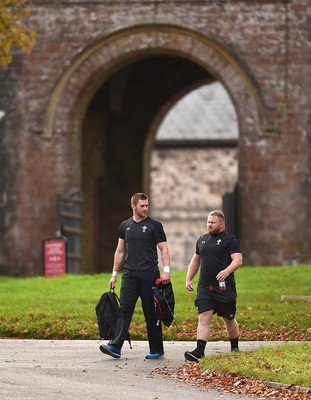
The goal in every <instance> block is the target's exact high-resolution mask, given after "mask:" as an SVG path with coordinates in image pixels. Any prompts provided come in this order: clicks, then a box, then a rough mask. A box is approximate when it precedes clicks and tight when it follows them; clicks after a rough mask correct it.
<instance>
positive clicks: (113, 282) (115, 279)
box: [109, 276, 117, 289]
mask: <svg viewBox="0 0 311 400" xmlns="http://www.w3.org/2000/svg"><path fill="white" fill-rule="evenodd" d="M116 281H117V277H116V276H112V277H111V279H110V282H109V287H110V289H114V288H115V286H116Z"/></svg>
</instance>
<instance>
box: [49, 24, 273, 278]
mask: <svg viewBox="0 0 311 400" xmlns="http://www.w3.org/2000/svg"><path fill="white" fill-rule="evenodd" d="M165 57H174V58H176V59H178V58H179V59H182V60H187V62H189V63H192V64H193V65H196V66H197V68H198V70H199V69H201V70H205V71H206V74H207V76H209V77H213V79H215V80H219V81H220V82H221V83H222V84H223V85H224V87H225V88H226V90H227V91H228V93H229V95H230V97H231V99H232V102H233V104H234V105H235V107H236V110H237V115H238V119H239V130H240V141H241V142H247V141H253V140H254V139H255V138H256V137H258V135H259V136H260V135H263V134H264V129H265V115H264V107H263V103H262V99H261V97H260V93H259V92H258V88H257V85H256V82H255V81H254V79H253V78H252V76H251V75H250V74H249V72H248V71H247V69H246V68H245V67H244V66H243V65H242V63H241V62H239V60H238V57H236V55H234V54H232V52H229V51H228V50H227V49H226V47H225V46H224V45H223V44H221V43H219V42H218V41H217V40H215V39H214V38H212V37H209V36H206V35H203V34H202V33H200V32H197V31H194V30H192V29H190V28H188V27H185V26H180V25H175V24H170V23H145V24H137V25H134V26H130V27H126V28H123V29H120V30H119V31H116V32H112V33H111V34H108V35H103V36H102V37H99V38H98V40H97V41H96V42H94V43H92V44H91V45H90V46H89V47H88V48H86V49H83V50H82V51H81V53H80V54H79V55H77V56H76V58H75V59H74V60H73V61H72V63H71V65H70V66H69V67H68V68H67V70H66V71H64V73H63V74H62V76H61V77H60V79H59V80H58V82H57V84H56V86H55V89H54V91H53V93H52V95H51V98H50V102H49V106H48V109H47V114H46V118H45V125H44V135H43V137H51V136H53V134H54V133H57V134H61V135H62V136H63V137H65V138H66V140H67V141H68V142H70V143H71V145H72V143H74V146H75V149H74V150H75V151H74V155H73V157H72V160H73V163H74V168H75V171H76V172H75V181H76V182H77V183H79V182H81V181H82V180H83V176H82V175H83V173H82V170H83V167H81V163H82V159H81V143H82V137H83V129H84V128H83V127H85V125H86V120H87V121H88V122H90V121H91V120H89V119H88V118H86V117H89V107H90V106H91V105H92V102H93V100H94V97H95V96H96V95H97V93H98V92H99V91H100V89H101V88H102V87H103V86H104V85H105V84H106V83H107V82H111V79H112V77H115V76H118V77H121V76H122V71H124V70H125V69H126V68H128V67H129V66H130V65H133V64H135V63H139V62H143V60H146V59H151V58H153V59H157V58H165ZM118 74H119V75H118ZM200 79H202V81H203V79H204V78H203V76H202V78H200ZM205 79H207V77H205ZM173 95H174V93H171V96H173ZM157 114H158V110H155V112H154V116H156V115H157ZM156 125H157V124H155V123H153V124H151V123H150V124H149V125H146V126H145V127H144V129H143V130H144V132H145V134H144V136H141V137H140V140H142V141H143V145H142V146H141V147H139V149H135V150H134V149H133V150H131V151H133V153H132V155H131V157H132V159H133V158H139V157H140V160H139V163H138V164H137V166H136V167H135V170H134V174H135V173H137V183H135V182H131V183H130V184H129V185H128V190H126V191H125V192H126V193H124V196H123V193H122V191H119V192H118V193H115V195H114V196H113V200H114V201H113V204H110V205H108V206H107V207H108V210H107V213H106V214H103V215H101V216H104V215H106V217H109V216H111V210H112V208H114V213H113V214H114V217H113V219H108V220H107V221H105V219H104V220H103V222H102V223H100V225H102V224H106V226H109V229H111V228H112V226H113V228H115V226H114V223H115V221H116V220H117V219H118V220H120V218H123V217H125V216H126V215H128V212H129V204H128V201H129V196H128V195H129V193H131V192H133V191H136V190H145V186H146V179H145V176H144V172H145V170H146V163H145V164H144V161H143V160H144V159H145V158H146V157H147V158H148V151H150V145H149V148H148V145H146V143H149V144H150V143H152V138H153V135H154V132H155V129H156ZM102 129H105V128H104V127H103V128H102ZM94 135H95V136H96V135H97V136H98V134H96V133H95V134H94ZM95 136H94V137H95ZM106 137H107V138H110V139H112V137H113V135H111V134H110V131H109V129H108V130H107V133H106ZM122 141H123V146H128V144H129V142H128V141H124V140H122V138H121V140H115V139H112V141H108V142H107V143H106V144H105V146H106V150H107V149H109V150H110V149H113V148H115V149H116V148H117V146H122ZM84 143H85V142H84ZM100 145H104V144H103V143H102V142H101V144H100ZM71 147H72V146H71ZM146 155H147V156H146ZM129 158H130V157H129ZM246 159H247V157H245V160H246ZM127 166H128V164H127V165H126V166H125V168H127ZM244 166H245V163H243V162H241V168H240V174H239V176H240V182H241V188H242V190H241V191H240V193H241V197H242V199H243V192H245V193H246V192H247V191H248V190H249V189H248V186H249V182H247V181H246V178H245V175H244V174H243V171H244ZM105 168H106V167H103V170H105ZM106 169H107V168H106ZM110 172H111V171H110V170H109V172H107V171H106V172H105V174H106V176H108V175H109V173H110ZM113 174H115V176H118V175H117V174H118V168H114V169H113ZM120 174H122V171H120ZM99 179H102V177H101V176H100V177H99ZM107 180H108V179H107ZM120 184H122V179H121V180H120ZM95 186H96V190H98V187H99V185H97V184H95ZM114 189H115V187H114ZM99 191H100V192H103V191H106V192H107V193H109V192H110V195H111V189H110V187H109V186H108V187H105V185H103V186H102V187H101V188H100V190H99ZM92 193H93V189H92V188H89V195H88V198H89V200H90V198H91V196H92V195H93V194H92ZM110 195H107V194H106V197H105V201H106V202H109V201H110V200H111V196H110ZM96 196H97V197H100V196H102V195H101V194H99V195H97V194H96V195H95V197H96ZM121 197H122V198H121ZM104 203H105V202H104V201H102V203H101V204H100V205H99V206H98V207H99V208H102V205H103V204H104ZM92 207H93V204H92V203H91V202H90V201H89V202H87V208H88V209H90V208H92ZM241 207H242V208H243V201H242V202H241ZM98 216H99V215H98V214H97V213H96V214H95V216H94V214H93V215H91V214H89V216H88V221H89V223H88V224H86V226H85V227H86V231H87V232H88V233H90V231H92V232H93V234H92V235H89V236H90V238H91V239H90V240H89V242H90V243H91V242H92V241H94V236H97V235H98V233H99V232H100V229H102V228H100V227H98V228H94V226H93V225H92V224H91V222H90V221H91V220H92V219H94V217H95V218H96V219H97V220H98V219H99V218H98ZM103 231H104V229H103ZM103 231H102V232H103ZM102 232H101V233H102ZM242 232H243V230H242ZM102 236H103V238H102V240H101V241H100V242H99V243H98V244H97V249H99V248H102V247H103V246H105V243H106V242H107V238H108V236H109V233H108V231H107V232H106V233H104V234H103V235H102ZM242 239H243V238H242ZM96 240H97V239H95V241H96ZM114 243H115V239H114V241H111V240H110V243H109V244H108V245H107V246H106V254H107V257H105V256H104V255H103V253H102V252H100V251H99V252H98V254H96V256H95V258H97V259H98V258H103V257H104V261H103V265H102V266H97V267H95V268H93V267H89V268H84V270H85V271H93V270H94V269H95V270H96V271H98V272H99V271H100V270H105V269H107V270H110V269H111V262H112V251H113V247H114ZM87 253H92V251H90V248H89V247H88V251H87V252H86V254H87ZM91 257H92V256H91V255H88V256H87V259H88V261H89V263H90V264H92V263H93V262H94V260H92V259H91ZM93 257H94V256H93ZM109 260H110V262H109ZM108 263H109V264H108Z"/></svg>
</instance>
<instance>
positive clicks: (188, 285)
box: [186, 281, 193, 292]
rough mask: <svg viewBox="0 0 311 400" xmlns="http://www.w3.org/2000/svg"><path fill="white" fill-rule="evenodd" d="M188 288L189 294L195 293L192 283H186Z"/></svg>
mask: <svg viewBox="0 0 311 400" xmlns="http://www.w3.org/2000/svg"><path fill="white" fill-rule="evenodd" d="M186 288H187V290H189V292H192V291H193V285H192V281H186Z"/></svg>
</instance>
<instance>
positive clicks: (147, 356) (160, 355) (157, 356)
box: [146, 351, 164, 360]
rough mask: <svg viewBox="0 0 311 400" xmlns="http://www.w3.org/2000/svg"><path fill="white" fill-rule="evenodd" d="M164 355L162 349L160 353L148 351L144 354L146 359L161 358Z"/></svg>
mask: <svg viewBox="0 0 311 400" xmlns="http://www.w3.org/2000/svg"><path fill="white" fill-rule="evenodd" d="M163 356H164V351H161V353H149V354H146V359H147V360H156V359H157V358H162V357H163Z"/></svg>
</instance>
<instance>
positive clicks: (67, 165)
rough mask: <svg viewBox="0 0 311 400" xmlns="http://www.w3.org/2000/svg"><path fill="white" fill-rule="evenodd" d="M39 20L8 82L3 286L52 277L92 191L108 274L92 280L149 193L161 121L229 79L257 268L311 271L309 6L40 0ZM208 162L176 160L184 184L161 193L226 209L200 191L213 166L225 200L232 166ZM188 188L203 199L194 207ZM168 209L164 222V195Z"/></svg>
mask: <svg viewBox="0 0 311 400" xmlns="http://www.w3.org/2000/svg"><path fill="white" fill-rule="evenodd" d="M31 9H32V14H31V16H30V18H29V23H30V24H31V25H32V26H33V27H34V28H35V29H36V30H37V33H38V38H37V44H36V46H35V48H34V50H33V52H32V54H31V55H30V56H22V55H19V54H17V55H16V57H15V59H14V63H13V64H12V65H11V66H10V67H9V69H8V70H5V71H1V72H0V81H1V96H0V110H2V111H3V112H4V116H3V118H2V119H1V121H0V272H1V273H2V274H3V273H7V274H13V275H35V274H39V273H42V265H41V247H40V246H41V240H42V238H43V237H45V236H49V235H51V234H53V233H54V232H55V227H56V223H55V219H56V217H55V210H56V206H55V205H56V204H55V203H56V195H57V193H67V192H68V191H69V190H71V189H72V188H76V187H77V188H81V184H83V179H84V180H85V181H86V180H87V179H88V178H90V183H89V182H88V183H89V186H87V185H86V184H85V185H84V188H87V193H86V197H87V199H86V204H87V205H88V207H89V210H93V208H94V209H95V208H96V207H97V208H96V210H98V211H97V213H93V214H91V213H90V214H89V221H88V224H86V225H85V226H86V228H87V230H86V235H87V236H88V237H89V238H90V240H89V242H90V246H91V245H92V243H94V242H96V241H97V242H96V249H95V250H93V249H92V248H90V249H89V253H90V254H93V258H96V259H97V260H98V259H101V258H102V257H103V254H105V253H107V254H108V256H107V260H105V261H104V262H103V263H102V265H99V266H98V267H94V265H93V263H94V260H91V258H90V259H87V261H86V267H85V270H86V271H100V270H104V269H105V268H107V269H109V270H110V269H111V259H112V250H111V249H112V248H113V247H114V245H115V243H114V242H112V240H111V236H112V232H113V233H114V232H115V223H116V221H117V220H119V219H120V218H123V217H124V216H125V215H128V212H129V206H128V198H129V195H130V193H132V192H133V191H138V190H141V189H142V188H144V189H146V190H147V189H148V185H149V181H148V178H147V177H149V174H148V172H149V171H148V163H149V158H148V157H149V156H150V152H151V149H152V145H153V141H154V137H155V135H156V131H157V129H158V128H159V126H160V124H161V120H162V119H163V118H164V116H165V114H166V112H167V111H168V110H169V109H171V107H172V106H173V104H174V102H175V101H176V99H177V98H180V97H182V96H183V95H184V94H186V93H188V92H189V91H191V90H192V89H193V88H194V87H198V86H202V85H205V84H208V83H211V82H213V81H215V80H216V81H219V82H221V83H222V85H223V86H224V87H225V89H226V90H227V92H228V94H229V96H230V98H231V99H232V103H233V104H234V107H235V110H236V114H237V118H238V129H239V143H238V148H239V154H238V158H239V163H238V165H239V167H238V185H239V232H240V240H241V244H242V248H243V251H244V253H245V263H247V264H249V265H280V264H282V263H295V262H311V242H310V240H309V238H310V237H311V202H310V198H311V178H310V177H311V157H310V154H311V130H310V129H311V123H310V121H311V108H310V104H311V98H310V96H311V92H310V84H311V81H310V79H311V73H310V71H311V31H310V26H311V23H310V15H311V4H310V1H309V0H288V1H284V0H271V1H270V0H264V1H261V0H258V1H256V0H250V1H249V0H239V1H231V0H228V1H227V0H223V1H203V0H202V1H193V2H192V1H183V0H174V1H171V0H167V1H161V0H160V1H159V0H147V1H146V0H145V1H141V2H140V1H137V0H135V1H132V0H124V1H117V2H116V1H110V0H104V1H97V0H94V1H84V0H81V1H79V0H75V1H73V0H62V1H53V0H52V1H51V0H32V1H31ZM144 61H146V62H144ZM153 62H154V65H155V64H156V66H157V67H156V68H153V65H152V63H153ZM158 66H159V68H158ZM98 93H99V94H100V95H102V96H97V95H98ZM98 98H99V101H98V102H97V99H98ZM94 103H96V104H94ZM90 131H92V132H91V133H90ZM81 138H82V139H81ZM82 143H87V144H88V145H90V150H88V152H87V153H86V152H85V147H86V146H85V147H84V148H83V146H82ZM92 146H93V147H92ZM92 149H93V151H92ZM83 152H84V153H83ZM203 153H204V154H201V153H200V154H199V153H196V154H195V155H193V158H192V159H191V160H189V162H187V163H185V162H184V160H185V157H184V156H183V157H180V156H178V157H177V156H176V159H179V158H180V159H182V161H178V171H180V170H182V171H184V173H185V175H184V176H183V178H181V174H178V173H177V174H176V173H175V172H173V174H172V176H174V178H172V179H171V178H168V184H167V185H166V184H163V182H162V183H161V182H158V183H157V185H158V186H161V187H163V191H164V190H165V192H166V186H169V188H170V190H171V192H172V196H173V198H174V199H175V200H174V201H176V207H177V208H178V207H181V208H182V207H184V206H186V207H187V212H189V211H188V210H189V209H191V210H192V209H195V207H202V209H201V210H203V213H204V210H205V211H207V208H208V207H210V206H211V207H212V206H213V207H212V208H214V205H216V204H217V201H218V200H217V199H219V198H220V194H221V192H218V190H219V189H216V191H215V192H213V193H214V194H213V195H211V193H212V192H211V191H210V190H209V189H208V187H207V186H205V187H204V188H203V189H202V190H203V192H200V190H198V186H197V185H198V184H199V182H200V180H201V179H202V174H200V169H199V166H200V165H199V162H202V166H203V165H204V166H203V168H204V170H205V171H206V174H208V179H211V181H210V184H211V185H212V186H213V185H217V187H218V188H219V187H221V190H224V185H218V182H214V181H213V179H214V176H213V174H215V173H218V172H219V171H222V168H221V165H220V164H218V163H217V162H216V161H215V163H214V164H213V165H215V167H214V170H213V172H212V174H210V171H211V170H212V168H211V167H210V165H209V164H206V154H209V153H208V152H207V153H205V152H203ZM94 154H96V159H94ZM156 157H160V152H159V154H158V155H157V156H156ZM161 157H162V158H161V162H160V163H161V168H162V164H163V165H164V164H165V157H166V156H165V157H164V155H163V153H162V155H161ZM211 157H212V156H210V158H211ZM234 157H235V156H234V155H232V156H231V158H230V157H229V160H233V159H234ZM170 158H175V155H174V156H173V155H172V154H171V153H170ZM195 159H198V162H197V163H196V164H195V165H194V163H193V161H194V160H195ZM97 162H98V163H97ZM176 163H177V161H176ZM189 165H191V168H190V170H191V177H190V178H188V177H187V175H186V172H188V170H189ZM228 165H231V161H230V163H229V164H228ZM167 168H169V166H167ZM228 168H229V167H228ZM99 169H100V170H99ZM145 172H146V173H145ZM91 173H92V175H91ZM234 174H235V175H234V176H235V179H237V178H236V176H237V174H236V172H235V173H234ZM90 175H91V176H90ZM221 176H222V178H223V179H224V180H225V182H227V183H228V189H230V187H232V185H231V183H232V182H230V179H229V178H228V175H227V174H225V175H224V176H223V175H221ZM194 177H195V178H194ZM155 178H156V179H158V178H159V176H158V174H156V177H155ZM204 179H207V178H205V176H204ZM175 181H176V182H178V185H176V184H175V183H176V182H175ZM184 181H185V182H187V185H184ZM158 186H156V187H158ZM229 186H230V187H229ZM181 187H185V189H187V190H188V187H190V188H191V189H192V193H193V197H191V200H189V199H188V197H187V196H186V195H185V196H184V193H185V192H184V191H183V190H182V189H181ZM215 193H216V195H215ZM217 193H218V194H217ZM180 196H183V201H184V202H185V204H184V203H183V204H181V203H182V202H181V201H180ZM154 197H155V198H157V199H159V204H161V207H163V209H164V208H165V203H166V202H165V201H164V200H163V198H162V196H161V192H160V195H159V194H155V195H154ZM94 199H95V200H94ZM205 201H206V203H205ZM174 208H175V206H174ZM89 210H87V211H89ZM159 212H160V210H159ZM163 212H164V210H163ZM161 213H162V210H161ZM201 218H202V219H203V216H202V215H201V214H200V220H201ZM93 225H96V226H95V227H94V226H93ZM201 229H204V226H202V228H201V227H200V228H198V229H195V231H196V232H195V233H194V234H195V235H196V234H197V233H199V231H200V230H201ZM182 230H183V228H179V226H173V227H172V228H169V232H174V231H182ZM98 238H101V241H99V239H98ZM172 240H173V241H174V238H172ZM108 241H110V242H109V244H108V245H107V250H106V248H105V245H106V243H107V242H108ZM100 249H104V250H103V251H101V252H100V251H99V250H100ZM96 251H97V252H96ZM174 257H175V256H174ZM109 260H110V261H109ZM181 263H182V261H180V259H179V260H178V261H177V258H176V264H181Z"/></svg>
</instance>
